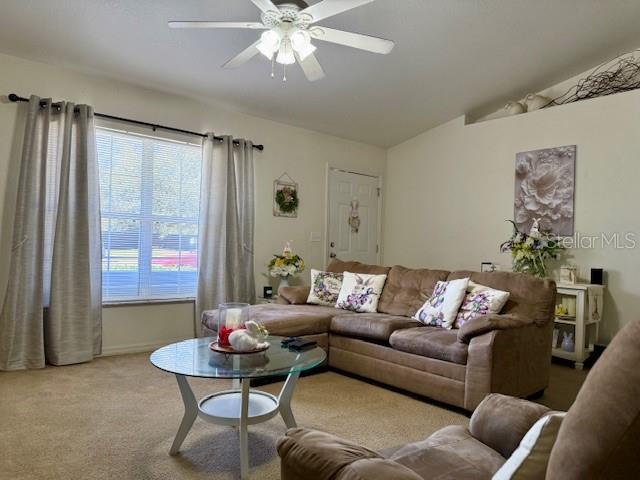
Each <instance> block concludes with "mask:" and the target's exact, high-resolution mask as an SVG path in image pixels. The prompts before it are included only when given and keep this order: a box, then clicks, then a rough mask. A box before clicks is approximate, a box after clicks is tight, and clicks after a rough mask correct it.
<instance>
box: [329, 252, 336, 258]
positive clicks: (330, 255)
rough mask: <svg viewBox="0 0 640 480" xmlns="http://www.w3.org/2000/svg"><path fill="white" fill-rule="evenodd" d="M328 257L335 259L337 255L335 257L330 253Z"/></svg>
mask: <svg viewBox="0 0 640 480" xmlns="http://www.w3.org/2000/svg"><path fill="white" fill-rule="evenodd" d="M329 257H331V258H336V257H337V255H336V254H335V253H333V252H331V253H330V254H329Z"/></svg>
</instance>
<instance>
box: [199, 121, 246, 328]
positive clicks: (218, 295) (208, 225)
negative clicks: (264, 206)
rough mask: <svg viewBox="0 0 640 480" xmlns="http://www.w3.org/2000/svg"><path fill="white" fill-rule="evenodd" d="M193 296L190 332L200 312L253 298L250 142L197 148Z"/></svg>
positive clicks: (208, 143)
mask: <svg viewBox="0 0 640 480" xmlns="http://www.w3.org/2000/svg"><path fill="white" fill-rule="evenodd" d="M200 198H201V200H200V236H199V243H198V247H199V260H198V267H199V268H198V296H197V299H196V318H195V333H196V335H201V333H202V328H201V324H200V315H201V314H202V312H203V311H205V310H211V309H214V308H217V307H218V305H219V304H220V303H224V302H247V303H254V302H255V296H256V294H255V280H254V273H253V270H254V267H253V238H254V218H255V213H254V212H255V206H254V166H253V148H252V143H251V142H248V141H244V140H240V146H239V147H235V148H234V146H233V138H232V137H229V136H224V137H223V141H222V142H219V141H218V140H215V139H214V135H213V134H212V133H211V134H209V135H208V136H207V138H205V139H204V143H203V148H202V186H201V194H200Z"/></svg>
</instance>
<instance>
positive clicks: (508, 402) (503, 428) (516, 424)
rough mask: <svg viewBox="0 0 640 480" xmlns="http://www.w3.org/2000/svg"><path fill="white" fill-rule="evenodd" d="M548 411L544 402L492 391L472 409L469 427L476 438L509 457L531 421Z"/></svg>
mask: <svg viewBox="0 0 640 480" xmlns="http://www.w3.org/2000/svg"><path fill="white" fill-rule="evenodd" d="M549 412H551V410H550V409H549V408H547V407H545V406H544V405H540V404H537V403H534V402H530V401H528V400H522V399H520V398H515V397H510V396H507V395H501V394H499V393H492V394H490V395H487V396H486V397H485V399H484V400H483V401H482V402H481V403H480V405H478V408H477V409H476V410H475V412H473V415H472V416H471V421H470V423H469V431H470V432H471V435H473V436H474V437H475V438H476V439H477V440H480V441H481V442H482V443H484V444H485V445H488V446H490V447H491V448H493V449H494V450H495V451H496V452H498V453H499V454H500V455H502V456H503V457H505V458H509V457H510V456H511V454H512V453H513V452H514V450H515V449H516V448H518V445H519V444H520V441H521V440H522V438H523V437H524V436H525V434H526V433H527V432H528V431H529V429H530V428H531V427H532V426H533V424H534V423H536V422H537V421H538V420H539V419H540V418H541V417H543V416H544V415H546V414H548V413H549Z"/></svg>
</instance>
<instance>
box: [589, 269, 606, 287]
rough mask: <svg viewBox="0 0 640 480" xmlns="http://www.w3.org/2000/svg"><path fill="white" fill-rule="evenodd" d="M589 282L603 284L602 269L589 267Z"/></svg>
mask: <svg viewBox="0 0 640 480" xmlns="http://www.w3.org/2000/svg"><path fill="white" fill-rule="evenodd" d="M591 284H592V285H604V270H603V269H602V268H592V269H591Z"/></svg>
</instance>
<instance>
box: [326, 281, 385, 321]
mask: <svg viewBox="0 0 640 480" xmlns="http://www.w3.org/2000/svg"><path fill="white" fill-rule="evenodd" d="M386 281H387V276H386V275H365V274H361V273H350V272H344V280H343V281H342V288H341V289H340V294H339V295H338V303H336V308H342V309H343V310H351V311H354V312H358V313H376V311H377V310H378V301H379V300H380V294H381V293H382V289H383V288H384V282H386Z"/></svg>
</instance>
